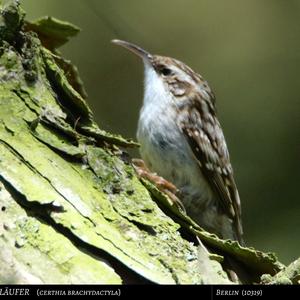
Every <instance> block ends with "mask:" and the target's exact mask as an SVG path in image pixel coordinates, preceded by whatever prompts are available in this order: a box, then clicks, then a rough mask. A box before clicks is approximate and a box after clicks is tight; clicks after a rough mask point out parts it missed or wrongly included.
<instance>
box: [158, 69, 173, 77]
mask: <svg viewBox="0 0 300 300" xmlns="http://www.w3.org/2000/svg"><path fill="white" fill-rule="evenodd" d="M160 73H161V74H163V75H164V76H168V75H171V74H172V70H171V69H168V68H166V67H163V68H161V69H160Z"/></svg>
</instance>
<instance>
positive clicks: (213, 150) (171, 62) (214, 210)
mask: <svg viewBox="0 0 300 300" xmlns="http://www.w3.org/2000/svg"><path fill="white" fill-rule="evenodd" d="M112 43H114V44H116V45H119V46H122V47H124V48H126V49H128V50H129V51H131V52H133V53H134V54H136V55H137V56H138V57H140V58H141V59H142V61H143V64H144V97H143V105H142V107H141V109H140V113H139V120H138V126H137V140H138V142H139V143H140V145H141V146H140V155H141V158H142V159H143V161H144V163H145V165H146V166H147V168H148V169H149V170H150V171H151V172H154V174H158V175H159V176H161V177H162V178H164V179H165V180H166V181H168V182H170V183H171V184H173V185H174V186H176V188H177V189H178V191H179V195H180V200H181V201H182V204H183V205H184V208H185V210H186V213H187V214H188V215H189V216H190V217H191V218H192V219H193V220H194V221H195V222H197V223H198V224H199V225H200V226H201V227H202V228H203V229H205V230H206V231H208V232H210V233H214V234H216V235H217V236H218V237H219V238H222V239H231V240H236V241H238V242H239V243H240V244H243V243H244V242H243V229H242V221H241V203H240V197H239V193H238V189H237V186H236V183H235V180H234V175H233V168H232V165H231V162H230V157H229V152H228V148H227V144H226V141H225V137H224V134H223V130H222V127H221V125H220V122H219V120H218V118H217V113H216V97H215V94H214V93H213V91H212V90H211V88H210V87H209V85H208V82H207V81H206V80H205V79H204V78H203V77H202V76H201V75H199V74H198V73H196V72H194V71H193V70H192V69H191V68H190V67H189V66H187V65H186V64H185V63H183V62H181V61H179V60H177V59H174V58H171V57H167V56H161V55H154V54H151V53H150V52H148V51H146V50H144V49H142V48H141V47H139V46H137V45H135V44H133V43H130V42H127V41H123V40H117V39H115V40H112Z"/></svg>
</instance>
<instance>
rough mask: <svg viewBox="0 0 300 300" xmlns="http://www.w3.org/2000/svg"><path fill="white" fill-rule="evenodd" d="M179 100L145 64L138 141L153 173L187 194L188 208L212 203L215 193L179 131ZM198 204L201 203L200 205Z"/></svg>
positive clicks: (185, 200) (144, 158)
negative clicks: (177, 103) (191, 204)
mask: <svg viewBox="0 0 300 300" xmlns="http://www.w3.org/2000/svg"><path fill="white" fill-rule="evenodd" d="M174 101H176V99H174V98H173V96H172V94H171V93H169V92H168V91H167V87H166V86H165V85H164V82H163V81H162V79H161V78H160V77H159V76H158V75H157V74H156V72H155V71H154V69H153V68H152V67H151V66H149V65H147V63H145V92H144V103H143V107H142V109H141V111H140V117H139V123H138V131H137V139H138V141H139V142H140V144H141V148H140V153H141V156H142V159H143V160H144V161H145V163H146V165H147V166H148V167H149V168H150V169H151V171H153V172H156V173H157V174H158V175H160V176H162V177H164V178H165V179H167V180H169V181H171V182H172V183H174V184H175V185H176V186H177V188H179V189H180V190H181V191H182V192H183V193H184V194H186V195H187V197H185V199H183V200H184V202H185V205H187V206H189V203H186V202H190V201H193V199H194V198H197V201H201V199H202V200H203V202H206V201H209V200H210V199H211V198H212V191H211V189H210V187H209V185H208V183H207V181H206V180H205V179H204V177H203V175H202V173H201V170H200V168H199V166H198V164H197V161H196V159H195V157H194V155H193V153H192V151H191V149H190V146H189V144H188V143H187V141H186V139H185V137H184V135H183V133H182V132H181V130H180V129H179V127H178V125H177V123H176V120H177V110H176V103H175V102H174ZM198 204H199V203H198Z"/></svg>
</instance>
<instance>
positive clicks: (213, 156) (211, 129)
mask: <svg viewBox="0 0 300 300" xmlns="http://www.w3.org/2000/svg"><path fill="white" fill-rule="evenodd" d="M190 101H193V102H194V103H192V105H191V104H189V105H186V106H182V107H181V112H182V113H183V114H184V115H185V116H184V117H183V118H181V120H178V122H179V126H180V128H181V130H182V132H183V133H184V135H185V137H186V139H187V141H188V143H189V145H190V146H191V149H192V151H193V153H194V155H195V157H196V159H197V161H198V164H199V167H200V168H201V171H202V173H203V175H204V176H205V177H206V179H207V181H208V182H209V184H210V185H211V187H212V189H213V190H214V191H215V192H216V193H217V194H218V195H219V197H220V200H221V201H220V205H221V207H222V208H223V210H224V212H225V213H226V214H228V215H229V217H230V218H232V219H233V221H234V226H235V229H236V234H237V238H238V240H239V241H240V242H242V234H243V233H242V225H241V208H240V199H239V194H238V191H237V188H236V185H235V182H234V178H233V172H232V167H231V164H230V159H229V154H228V150H227V146H226V142H225V139H224V135H223V132H222V129H221V126H220V123H219V121H218V120H217V118H216V116H215V112H214V111H212V107H211V106H209V103H208V101H207V100H206V99H203V98H201V99H198V98H195V99H190ZM184 110H189V111H184ZM206 110H207V111H208V110H210V112H209V114H207V113H205V111H206Z"/></svg>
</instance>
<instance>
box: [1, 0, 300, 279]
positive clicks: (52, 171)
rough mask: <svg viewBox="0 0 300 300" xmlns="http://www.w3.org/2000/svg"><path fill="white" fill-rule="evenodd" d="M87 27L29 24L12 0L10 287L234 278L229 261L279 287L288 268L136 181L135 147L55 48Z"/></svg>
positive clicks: (4, 274)
mask: <svg viewBox="0 0 300 300" xmlns="http://www.w3.org/2000/svg"><path fill="white" fill-rule="evenodd" d="M78 31H79V30H78V28H77V27H75V26H74V25H72V24H69V23H66V22H63V21H59V20H56V19H54V18H43V19H40V20H39V21H37V22H35V23H30V22H28V21H25V20H24V12H23V11H22V10H21V9H20V7H19V5H18V2H17V1H15V0H9V1H2V5H1V16H0V47H1V48H0V80H1V85H0V282H1V283H111V284H118V283H145V282H154V283H171V284H183V283H194V284H200V283H230V282H231V281H230V280H229V279H228V276H227V274H226V272H225V271H223V267H222V261H223V257H225V258H226V257H227V256H231V257H234V258H235V259H236V260H237V261H239V262H240V263H241V264H242V265H243V266H244V267H245V268H246V269H247V272H249V274H251V276H252V278H254V279H253V280H254V281H256V282H260V276H261V275H262V274H264V273H266V274H268V275H264V283H267V282H268V283H270V282H273V281H274V280H275V279H276V278H275V277H274V278H273V277H271V276H274V275H275V276H280V273H278V274H279V275H278V274H277V275H276V273H277V272H279V271H281V273H282V272H284V271H283V268H284V266H283V265H282V264H280V263H279V262H278V261H277V259H276V257H275V256H274V255H273V254H268V253H267V254H265V253H262V252H259V251H256V250H254V249H252V248H242V247H240V246H239V245H238V243H236V242H231V241H223V240H220V239H218V238H217V237H215V236H214V235H211V234H209V233H207V232H205V231H203V230H202V229H201V228H200V227H199V226H198V225H197V224H195V223H194V222H193V221H192V220H190V219H189V218H188V217H187V216H185V215H184V214H183V213H182V212H180V211H178V209H177V208H176V207H174V206H173V205H172V203H170V201H169V199H168V197H167V196H166V195H164V194H162V193H160V192H159V191H158V190H157V189H156V187H154V186H153V185H152V184H151V183H150V182H147V181H145V180H142V181H141V180H139V178H137V176H136V174H135V172H134V169H133V168H132V166H131V161H130V158H129V157H128V155H127V154H126V153H125V152H124V151H123V150H120V148H119V147H122V148H126V147H134V146H136V144H135V143H134V142H133V141H128V140H125V139H123V138H122V137H120V136H116V135H112V134H110V133H107V132H105V131H103V130H101V129H100V128H99V127H98V125H97V124H96V123H95V121H94V119H93V113H92V111H91V110H90V108H89V107H88V105H87V104H86V102H85V96H86V94H85V92H84V88H83V86H82V83H81V81H80V78H79V77H78V74H77V71H76V68H75V67H74V66H72V65H71V64H70V62H68V61H66V60H64V59H63V58H62V57H61V56H60V54H59V53H58V52H57V51H56V48H57V47H58V46H60V45H62V44H63V43H65V42H66V41H68V39H69V37H71V36H73V35H75V34H76V33H77V32H78ZM195 236H197V237H198V238H200V239H201V240H202V242H203V243H204V244H205V246H207V247H209V249H210V252H211V253H208V252H207V250H206V249H205V248H204V246H197V244H196V243H191V242H190V241H192V240H194V241H196V239H195ZM213 253H218V254H213ZM295 265H297V268H296V270H297V271H296V272H298V273H297V274H299V264H295ZM289 272H290V270H289ZM294 275H295V274H294ZM294 275H293V276H294ZM268 276H269V277H268ZM285 276H286V274H285ZM293 278H297V276H296V277H295V276H294V277H293ZM293 278H291V276H289V279H288V280H289V283H291V282H294V283H295V280H294V279H293ZM298 279H299V277H298ZM298 279H297V280H298ZM272 280H273V281H272Z"/></svg>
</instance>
